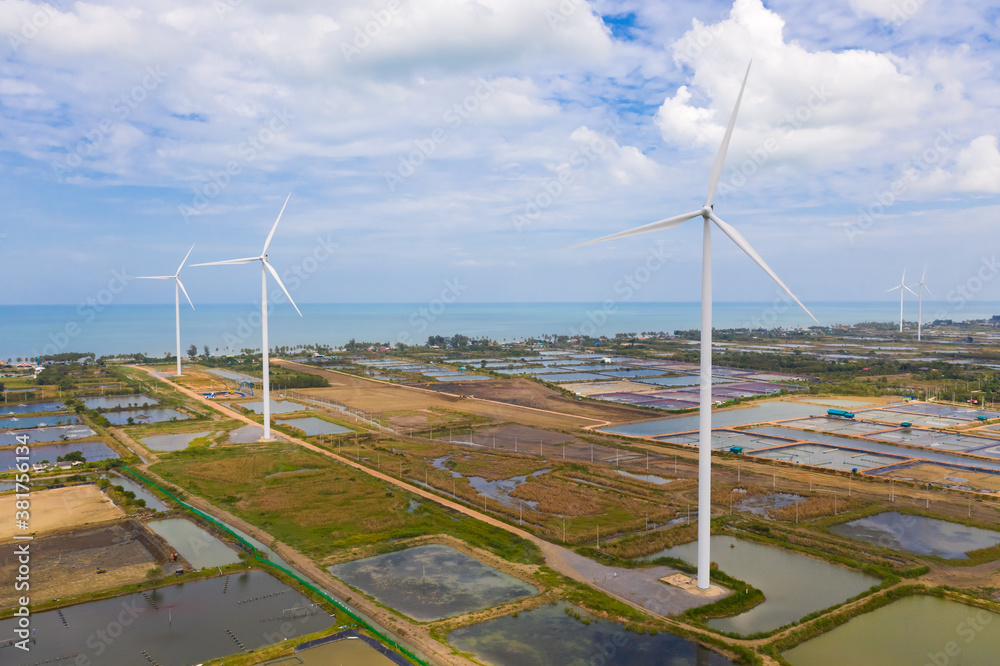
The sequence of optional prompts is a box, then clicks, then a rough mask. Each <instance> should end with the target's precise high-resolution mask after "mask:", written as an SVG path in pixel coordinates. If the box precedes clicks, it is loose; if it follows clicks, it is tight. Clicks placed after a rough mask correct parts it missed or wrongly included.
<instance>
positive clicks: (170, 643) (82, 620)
mask: <svg viewBox="0 0 1000 666" xmlns="http://www.w3.org/2000/svg"><path fill="white" fill-rule="evenodd" d="M290 609H298V610H295V611H291V610H290ZM15 623H16V620H15V619H9V620H3V621H0V641H4V642H6V641H8V640H10V639H11V638H13V637H14V626H15ZM285 623H287V626H285V627H282V625H283V624H285ZM331 624H332V621H331V619H330V616H329V615H328V614H327V613H325V612H317V611H316V608H315V607H313V606H312V605H311V602H310V601H309V599H307V598H306V597H305V596H303V595H301V594H299V593H298V592H296V591H295V590H293V589H291V588H289V587H288V586H286V585H284V584H283V583H281V582H280V581H279V580H278V579H276V578H274V577H273V576H271V575H270V574H268V573H265V572H263V571H248V572H246V573H241V574H233V575H231V576H228V577H216V578H210V579H207V580H199V581H194V582H189V583H184V584H183V585H173V586H170V587H161V588H157V589H155V590H149V591H146V592H139V593H136V594H130V595H127V596H123V597H117V598H114V599H103V600H101V601H92V602H89V603H85V604H79V605H77V606H70V607H68V608H63V609H61V610H59V611H47V612H44V613H36V614H32V620H31V626H32V629H33V630H34V632H35V633H34V637H35V641H36V642H34V643H32V645H31V652H30V653H23V654H25V655H28V654H30V661H29V659H27V658H26V657H15V656H14V655H10V656H9V657H8V656H7V655H5V656H4V660H5V661H4V663H10V664H21V663H25V662H28V663H32V664H36V663H37V664H42V663H60V664H61V663H66V664H71V663H85V664H148V663H150V662H155V663H158V664H160V665H161V666H186V665H189V664H200V663H204V662H207V661H209V660H212V659H217V658H219V657H224V656H227V655H231V654H236V653H238V652H240V646H239V644H237V643H236V640H239V641H240V642H241V643H243V644H244V645H245V646H246V648H247V649H248V650H256V649H258V648H261V647H264V646H266V645H269V644H271V643H273V642H274V641H275V640H282V639H283V638H284V637H285V636H287V637H289V638H292V637H297V636H304V635H307V634H310V633H314V632H317V631H321V630H324V629H327V628H329V627H330V626H331ZM283 629H285V630H287V631H285V632H283ZM229 632H231V633H229ZM101 636H105V637H108V638H107V639H106V640H102V639H101V638H99V637H101ZM112 636H113V637H114V639H113V640H112V639H111V638H110V637H112ZM233 636H235V637H236V638H235V639H234V638H233ZM2 649H3V650H4V651H5V652H6V651H10V650H14V649H16V648H2ZM18 652H20V651H18ZM74 654H78V655H79V657H76V658H75V659H74V658H72V657H71V658H68V659H67V657H68V656H69V655H74ZM146 655H148V658H147V657H146ZM80 657H85V658H86V660H80ZM7 659H10V660H11V661H6V660H7Z"/></svg>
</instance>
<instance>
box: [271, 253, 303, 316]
mask: <svg viewBox="0 0 1000 666" xmlns="http://www.w3.org/2000/svg"><path fill="white" fill-rule="evenodd" d="M264 268H266V269H267V272H268V273H270V274H271V277H273V278H274V281H275V282H277V283H278V286H279V287H281V291H283V292H285V296H288V302H289V303H291V304H292V307H293V308H295V311H296V312H298V313H299V316H300V317H301V316H302V311H301V310H299V306H297V305H296V304H295V301H294V300H292V295H291V294H289V293H288V290H287V289H285V285H284V284H282V282H281V278H280V277H278V271H276V270H274V268H272V267H271V264H269V263H267V262H266V261H265V262H264Z"/></svg>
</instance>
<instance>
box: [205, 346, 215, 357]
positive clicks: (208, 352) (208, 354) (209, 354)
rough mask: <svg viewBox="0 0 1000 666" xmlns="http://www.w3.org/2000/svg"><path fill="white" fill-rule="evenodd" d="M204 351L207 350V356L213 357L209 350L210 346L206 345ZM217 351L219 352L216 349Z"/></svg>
mask: <svg viewBox="0 0 1000 666" xmlns="http://www.w3.org/2000/svg"><path fill="white" fill-rule="evenodd" d="M203 349H204V350H205V356H211V355H212V352H210V351H209V350H208V345H205V346H204V347H203ZM216 351H218V349H216Z"/></svg>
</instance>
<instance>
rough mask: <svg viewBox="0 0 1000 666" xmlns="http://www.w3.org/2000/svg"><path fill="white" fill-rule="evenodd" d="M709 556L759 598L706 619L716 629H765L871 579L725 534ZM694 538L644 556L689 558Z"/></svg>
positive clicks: (858, 588)
mask: <svg viewBox="0 0 1000 666" xmlns="http://www.w3.org/2000/svg"><path fill="white" fill-rule="evenodd" d="M711 545H712V561H713V562H718V563H719V568H720V569H721V570H722V571H725V572H726V573H727V574H729V575H730V576H733V577H735V578H738V579H739V580H743V581H746V582H748V583H750V584H751V585H753V586H754V587H756V588H757V589H759V590H760V591H761V592H763V593H764V596H765V597H767V599H766V600H765V601H764V603H762V604H759V605H757V606H754V607H753V608H751V609H750V610H748V611H746V612H745V613H740V614H739V615H736V616H734V617H727V618H718V619H715V620H709V622H708V625H709V626H710V627H714V628H716V629H720V630H722V631H731V632H735V633H738V634H743V635H748V634H753V633H756V632H758V631H770V630H771V629H777V628H778V627H780V626H782V625H785V624H788V623H789V622H793V621H795V620H798V619H799V618H800V617H802V616H804V615H808V614H809V613H812V612H813V611H817V610H821V609H823V608H829V607H830V606H833V605H834V604H838V603H841V602H842V601H844V600H846V599H849V598H851V597H853V596H855V595H856V594H860V593H861V592H863V591H865V590H867V589H868V588H870V587H872V586H873V585H877V584H878V582H879V580H878V579H877V578H875V577H874V576H869V575H867V574H863V573H859V572H857V571H853V570H851V569H848V568H846V567H840V566H837V565H835V564H830V563H829V562H824V561H823V560H817V559H813V558H811V557H807V556H805V555H799V554H797V553H793V552H791V551H787V550H783V549H781V548H774V547H771V546H764V545H761V544H757V543H752V542H750V541H741V540H739V539H734V538H733V537H730V536H722V535H716V536H713V537H712V540H711ZM697 549H698V544H697V543H695V542H691V543H686V544H683V545H681V546H675V547H673V548H667V549H666V550H663V551H661V552H659V553H656V554H655V555H651V556H649V557H647V558H643V559H649V560H653V559H656V558H657V557H664V556H665V557H677V558H680V559H682V560H684V561H685V562H690V563H695V562H697V559H698V550H697Z"/></svg>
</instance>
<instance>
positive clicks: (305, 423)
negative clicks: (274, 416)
mask: <svg viewBox="0 0 1000 666" xmlns="http://www.w3.org/2000/svg"><path fill="white" fill-rule="evenodd" d="M278 423H280V424H282V425H287V426H292V427H293V428H298V429H299V430H302V431H304V432H305V433H306V436H307V437H311V436H312V435H343V434H344V433H348V432H354V431H353V430H351V429H350V428H345V427H344V426H340V425H337V424H336V423H330V422H329V421H325V420H323V419H321V418H318V417H316V416H306V417H303V418H299V419H278Z"/></svg>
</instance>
